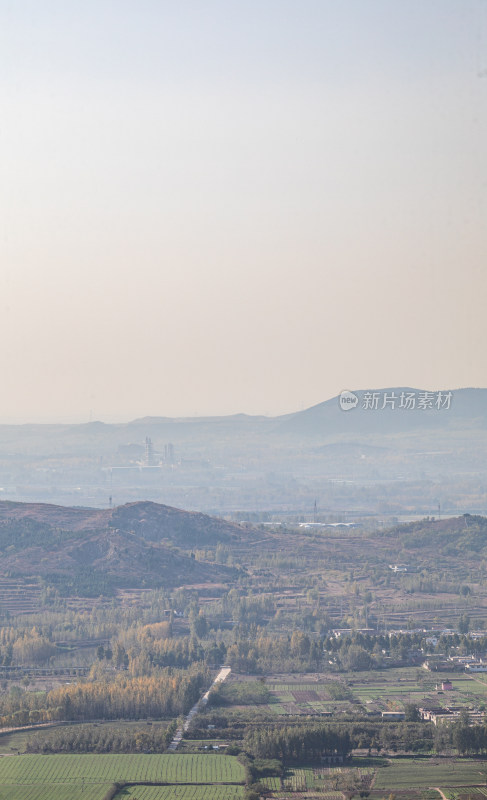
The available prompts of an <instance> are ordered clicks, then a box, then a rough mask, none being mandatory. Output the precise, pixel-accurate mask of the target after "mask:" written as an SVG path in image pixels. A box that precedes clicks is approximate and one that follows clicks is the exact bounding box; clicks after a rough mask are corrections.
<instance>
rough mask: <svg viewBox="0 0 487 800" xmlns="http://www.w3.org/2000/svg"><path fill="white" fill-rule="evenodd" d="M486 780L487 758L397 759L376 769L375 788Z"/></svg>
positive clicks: (474, 782) (402, 787)
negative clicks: (486, 759)
mask: <svg viewBox="0 0 487 800" xmlns="http://www.w3.org/2000/svg"><path fill="white" fill-rule="evenodd" d="M486 781H487V761H480V760H474V759H448V758H443V759H431V760H424V759H421V760H420V759H412V758H411V759H409V758H408V759H400V760H399V759H398V760H397V761H392V763H391V765H390V766H389V767H382V768H381V769H379V770H378V771H377V777H376V779H375V784H374V788H375V789H391V790H392V789H412V788H414V787H417V788H422V787H428V786H433V787H434V786H440V787H445V786H462V785H464V784H476V783H477V784H479V783H480V784H482V783H486Z"/></svg>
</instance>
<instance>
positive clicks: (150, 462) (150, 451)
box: [145, 436, 154, 467]
mask: <svg viewBox="0 0 487 800" xmlns="http://www.w3.org/2000/svg"><path fill="white" fill-rule="evenodd" d="M145 466H146V467H153V466H154V445H153V444H152V440H151V439H150V438H149V437H148V436H146V437H145Z"/></svg>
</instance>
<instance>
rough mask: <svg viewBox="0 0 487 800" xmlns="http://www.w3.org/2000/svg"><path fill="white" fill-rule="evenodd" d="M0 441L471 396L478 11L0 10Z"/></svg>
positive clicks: (476, 334) (481, 41) (364, 6)
mask: <svg viewBox="0 0 487 800" xmlns="http://www.w3.org/2000/svg"><path fill="white" fill-rule="evenodd" d="M0 102H1V106H0V109H1V112H0V153H1V156H0V158H1V162H0V163H1V167H0V269H1V285H2V290H1V295H0V302H1V315H0V320H1V322H0V329H1V343H2V347H1V351H2V357H1V365H2V381H1V385H2V388H1V393H0V421H1V422H5V421H43V420H56V419H59V420H63V421H64V420H73V421H86V420H88V419H89V418H90V415H91V417H92V418H96V419H103V420H105V421H111V420H123V419H127V420H128V419H131V418H133V417H136V416H143V415H146V414H154V415H192V414H194V413H198V414H221V413H233V412H238V411H244V412H248V413H261V412H262V413H269V414H275V413H280V412H286V411H292V410H295V409H298V408H302V407H304V406H309V405H312V404H314V403H317V402H320V401H321V400H324V399H327V398H328V397H330V396H332V395H335V394H337V393H338V392H339V391H340V390H342V389H345V388H350V389H353V388H357V389H360V388H371V387H380V386H393V385H410V386H411V385H412V386H417V387H421V388H430V389H439V388H447V387H448V388H456V387H459V386H487V358H486V357H485V356H486V341H487V312H486V300H487V291H486V288H487V276H486V272H487V0H193V1H192V2H190V1H189V0H171V1H170V2H169V0H138V2H135V1H134V0H131V2H128V0H96V2H95V1H94V0H83V2H76V3H75V2H66V0H57V1H54V0H42V2H39V0H32V1H31V2H29V1H28V0H11V2H8V1H7V0H0Z"/></svg>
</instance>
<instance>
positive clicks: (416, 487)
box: [0, 387, 487, 515]
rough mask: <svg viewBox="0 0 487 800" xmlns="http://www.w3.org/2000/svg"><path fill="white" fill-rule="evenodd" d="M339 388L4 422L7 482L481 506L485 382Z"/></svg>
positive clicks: (77, 490) (102, 495)
mask: <svg viewBox="0 0 487 800" xmlns="http://www.w3.org/2000/svg"><path fill="white" fill-rule="evenodd" d="M354 397H355V398H356V400H354V399H353V398H354ZM347 398H348V404H347V402H344V400H343V398H342V400H340V397H335V398H332V399H331V400H327V401H325V402H323V403H319V404H318V405H316V406H313V407H312V408H308V409H305V410H303V411H298V412H296V413H293V414H287V415H283V416H278V417H264V416H249V415H245V414H237V415H233V416H226V417H194V418H167V417H144V418H140V419H136V420H133V421H132V422H128V423H125V424H106V423H103V422H90V423H86V424H81V425H3V426H0V487H1V488H2V493H1V494H2V496H3V497H4V498H5V499H12V500H31V501H39V500H47V501H53V502H56V503H58V502H60V503H66V504H70V505H74V504H76V505H91V506H107V505H108V504H109V502H110V501H109V498H110V497H112V502H113V504H120V503H124V502H127V501H135V500H139V499H152V500H156V501H158V502H163V503H167V504H168V505H174V506H179V507H184V508H192V509H201V510H205V511H211V512H215V513H218V514H228V513H236V514H238V513H239V512H240V511H245V512H249V513H250V512H258V513H261V514H262V513H266V512H268V511H270V512H282V513H287V514H290V513H294V512H295V513H303V512H306V513H309V512H310V511H311V510H312V509H313V507H314V501H315V500H317V505H318V509H319V511H322V512H323V513H330V514H338V515H343V514H344V513H347V514H348V513H353V514H361V513H362V514H364V513H367V514H369V513H379V514H381V513H382V514H384V513H389V514H395V513H398V514H402V513H423V512H424V513H426V512H429V511H430V510H431V511H432V510H434V509H436V508H437V506H438V503H441V505H442V507H443V508H445V510H448V506H450V508H449V510H450V512H451V513H456V512H463V511H479V512H482V511H484V510H485V508H486V506H487V501H486V487H487V459H486V454H487V389H476V388H470V389H457V390H452V391H451V393H450V391H449V390H448V389H445V390H442V392H441V393H439V392H427V391H426V390H424V389H415V388H410V387H392V388H386V389H370V390H351V392H349V393H346V395H345V399H347ZM344 408H347V409H348V410H343V409H344ZM147 439H149V440H150V444H149V445H148V446H147V445H146V440H147ZM391 484H394V489H391Z"/></svg>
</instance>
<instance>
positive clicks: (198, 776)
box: [0, 754, 245, 800]
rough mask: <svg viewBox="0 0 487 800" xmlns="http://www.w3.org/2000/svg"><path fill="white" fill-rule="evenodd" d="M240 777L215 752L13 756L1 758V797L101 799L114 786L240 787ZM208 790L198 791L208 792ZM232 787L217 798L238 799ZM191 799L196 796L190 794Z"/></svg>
mask: <svg viewBox="0 0 487 800" xmlns="http://www.w3.org/2000/svg"><path fill="white" fill-rule="evenodd" d="M244 777H245V776H244V769H243V767H242V765H241V764H240V763H239V762H238V761H237V759H236V758H233V757H232V756H222V755H216V754H215V755H206V756H205V755H198V754H196V755H178V754H175V755H139V754H135V755H134V754H128V755H53V756H38V755H26V756H13V757H4V758H0V798H2V800H3V798H4V797H5V798H7V797H8V798H9V800H85V798H87V797H89V798H90V800H101V799H102V798H103V796H104V794H105V793H106V791H107V790H108V789H109V788H110V785H112V784H113V783H116V782H119V783H137V782H144V781H149V782H154V783H161V784H162V783H167V784H171V783H172V784H178V783H179V784H212V783H216V784H221V783H228V784H242V783H243V781H244ZM155 788H159V787H155ZM167 788H170V787H167ZM184 788H188V789H191V788H193V787H191V786H188V787H184ZM197 788H198V787H197ZM213 788H214V787H208V786H207V787H204V786H202V787H201V789H204V790H208V789H211V790H212V791H213ZM233 788H234V787H231V786H230V787H229V793H227V795H224V794H222V796H221V798H220V800H226V796H230V797H235V796H236V797H238V796H239V793H238V792H234V793H233V794H232V789H233ZM237 788H240V787H237ZM83 790H84V794H83ZM216 790H217V787H216V788H215V792H216ZM155 796H156V797H157V795H155ZM161 796H162V797H165V795H161ZM173 796H175V797H177V795H173ZM182 796H183V797H186V795H182ZM211 796H215V797H217V798H219V795H217V794H214V795H211V794H207V797H208V800H210V797H211ZM167 797H168V798H170V797H171V795H170V794H169V795H167ZM187 797H188V798H190V797H192V795H191V794H189V795H187ZM194 797H195V799H196V798H199V797H200V796H199V795H198V794H195V795H194ZM201 797H202V800H203V798H205V797H206V796H205V795H204V794H203V795H201Z"/></svg>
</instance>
